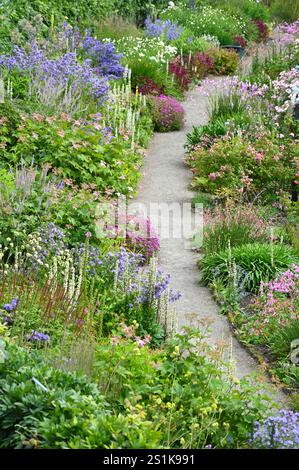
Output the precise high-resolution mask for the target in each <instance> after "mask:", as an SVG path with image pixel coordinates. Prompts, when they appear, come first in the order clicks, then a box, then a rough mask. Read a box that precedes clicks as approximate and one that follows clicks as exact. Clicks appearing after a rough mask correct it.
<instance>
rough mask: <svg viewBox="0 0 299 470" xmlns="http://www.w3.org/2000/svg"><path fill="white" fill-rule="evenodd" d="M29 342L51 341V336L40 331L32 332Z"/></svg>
mask: <svg viewBox="0 0 299 470" xmlns="http://www.w3.org/2000/svg"><path fill="white" fill-rule="evenodd" d="M27 339H28V341H44V342H45V341H49V339H50V336H49V335H46V334H45V333H41V332H39V331H35V330H32V331H31V335H28V337H27Z"/></svg>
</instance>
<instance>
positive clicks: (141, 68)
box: [128, 58, 182, 98]
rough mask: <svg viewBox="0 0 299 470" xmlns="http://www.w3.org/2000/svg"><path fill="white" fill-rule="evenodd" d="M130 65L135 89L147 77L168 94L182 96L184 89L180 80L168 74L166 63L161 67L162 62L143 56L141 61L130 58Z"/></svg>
mask: <svg viewBox="0 0 299 470" xmlns="http://www.w3.org/2000/svg"><path fill="white" fill-rule="evenodd" d="M128 67H129V68H130V69H131V71H132V88H133V89H135V88H136V87H137V86H139V83H140V81H141V83H142V81H144V79H145V78H146V79H150V80H152V81H153V82H154V83H155V84H156V86H157V87H158V88H159V89H160V90H163V93H164V94H166V95H167V96H173V97H177V98H180V97H182V91H181V88H180V86H179V84H178V82H176V81H174V80H172V77H171V74H167V70H166V64H165V69H164V68H163V67H161V64H159V63H157V62H154V61H150V60H148V59H147V58H143V59H142V60H139V61H136V60H131V59H130V60H129V61H128Z"/></svg>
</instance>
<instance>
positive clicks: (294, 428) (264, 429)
mask: <svg viewBox="0 0 299 470" xmlns="http://www.w3.org/2000/svg"><path fill="white" fill-rule="evenodd" d="M250 446H251V447H252V448H254V449H299V413H296V412H294V411H291V410H281V411H280V412H279V414H278V415H277V416H271V417H270V418H267V419H266V420H265V421H264V422H263V423H259V422H257V423H256V425H255V429H254V432H253V436H252V439H251V440H250Z"/></svg>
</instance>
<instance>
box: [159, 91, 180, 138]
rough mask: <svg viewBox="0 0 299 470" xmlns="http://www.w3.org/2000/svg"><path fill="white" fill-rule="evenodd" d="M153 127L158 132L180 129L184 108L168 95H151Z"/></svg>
mask: <svg viewBox="0 0 299 470" xmlns="http://www.w3.org/2000/svg"><path fill="white" fill-rule="evenodd" d="M151 102H152V111H153V118H154V124H155V128H156V130H157V131H159V132H167V131H175V130H180V129H181V128H182V127H183V124H184V114H185V111H184V108H183V106H182V105H181V103H179V102H178V101H177V100H175V99H174V98H171V97H170V96H165V95H160V96H153V97H152V99H151Z"/></svg>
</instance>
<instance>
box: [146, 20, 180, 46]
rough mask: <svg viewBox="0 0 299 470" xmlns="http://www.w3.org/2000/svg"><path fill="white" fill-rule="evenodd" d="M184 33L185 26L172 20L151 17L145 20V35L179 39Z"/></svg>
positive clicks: (172, 39)
mask: <svg viewBox="0 0 299 470" xmlns="http://www.w3.org/2000/svg"><path fill="white" fill-rule="evenodd" d="M182 33H183V28H182V27H181V26H179V25H178V23H176V22H175V23H172V22H171V21H170V20H165V21H162V20H159V19H157V20H155V21H152V20H151V19H150V18H147V19H146V20H145V35H146V36H148V37H163V38H164V39H166V40H167V41H174V40H175V39H178V38H179V37H180V36H181V35H182Z"/></svg>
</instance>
